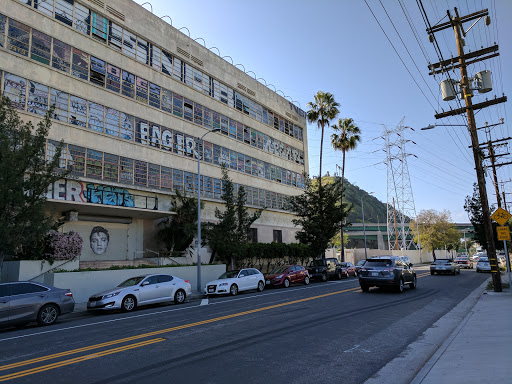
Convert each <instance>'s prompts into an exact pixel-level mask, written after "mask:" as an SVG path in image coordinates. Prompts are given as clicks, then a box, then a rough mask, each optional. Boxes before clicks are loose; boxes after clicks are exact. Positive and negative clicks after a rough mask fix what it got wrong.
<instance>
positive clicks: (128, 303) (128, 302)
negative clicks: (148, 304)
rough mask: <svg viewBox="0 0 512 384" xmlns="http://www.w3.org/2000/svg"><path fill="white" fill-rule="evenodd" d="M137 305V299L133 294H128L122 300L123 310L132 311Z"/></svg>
mask: <svg viewBox="0 0 512 384" xmlns="http://www.w3.org/2000/svg"><path fill="white" fill-rule="evenodd" d="M136 307H137V299H135V297H133V296H132V295H128V296H126V297H125V298H124V299H123V301H122V302H121V310H122V311H123V312H131V311H133V310H134V309H135V308H136Z"/></svg>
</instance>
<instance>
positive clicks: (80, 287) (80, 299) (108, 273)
mask: <svg viewBox="0 0 512 384" xmlns="http://www.w3.org/2000/svg"><path fill="white" fill-rule="evenodd" d="M224 272H226V265H225V264H219V265H202V266H201V282H202V287H203V288H204V286H205V284H206V283H207V282H209V281H211V280H215V279H216V278H218V277H219V276H220V275H222V274H223V273H224ZM154 273H166V274H170V275H174V276H177V277H179V278H181V279H183V280H189V281H190V284H191V285H192V291H195V290H196V287H197V267H196V266H193V267H190V266H188V267H168V268H140V269H119V270H105V271H90V272H59V273H47V274H46V275H45V276H44V284H48V285H53V286H54V287H58V288H68V289H71V292H73V297H74V299H75V302H77V303H84V302H86V301H87V300H88V299H89V297H90V296H91V295H93V294H95V293H98V292H101V291H104V290H107V289H110V288H113V287H115V286H116V285H117V284H119V283H121V282H123V281H124V280H126V279H128V278H130V277H133V276H141V275H149V274H154Z"/></svg>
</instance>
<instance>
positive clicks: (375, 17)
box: [364, 0, 436, 111]
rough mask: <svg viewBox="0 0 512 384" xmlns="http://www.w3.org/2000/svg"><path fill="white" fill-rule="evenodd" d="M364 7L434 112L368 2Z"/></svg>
mask: <svg viewBox="0 0 512 384" xmlns="http://www.w3.org/2000/svg"><path fill="white" fill-rule="evenodd" d="M364 2H365V4H366V6H367V7H368V9H369V10H370V12H371V13H372V15H373V17H374V19H375V21H376V22H377V24H378V25H379V27H380V29H381V30H382V33H384V36H386V39H388V41H389V44H391V46H392V47H393V50H394V51H395V53H396V54H397V56H398V58H399V59H400V61H401V62H402V64H403V65H404V67H405V69H406V70H407V72H408V73H409V75H410V76H411V78H412V80H413V81H414V83H415V84H416V86H417V87H418V89H419V90H420V92H421V93H422V95H423V97H425V100H427V102H428V103H429V104H430V106H431V107H432V109H433V110H434V111H435V110H436V109H435V107H434V106H433V105H432V103H431V102H430V100H429V99H428V97H427V95H425V92H423V90H422V89H421V87H420V86H419V84H418V82H417V81H416V79H415V78H414V76H413V75H412V73H411V71H409V68H407V65H406V64H405V62H404V61H403V59H402V57H401V56H400V54H399V53H398V51H397V50H396V48H395V46H394V45H393V43H392V42H391V40H390V39H389V37H388V35H387V34H386V31H384V28H382V25H381V24H380V22H379V20H378V19H377V16H375V14H374V13H373V11H372V9H371V8H370V5H369V4H368V2H367V1H366V0H364Z"/></svg>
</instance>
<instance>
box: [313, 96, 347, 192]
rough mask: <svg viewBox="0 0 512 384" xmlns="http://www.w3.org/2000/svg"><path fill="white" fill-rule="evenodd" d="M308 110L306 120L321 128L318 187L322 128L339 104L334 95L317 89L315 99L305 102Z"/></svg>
mask: <svg viewBox="0 0 512 384" xmlns="http://www.w3.org/2000/svg"><path fill="white" fill-rule="evenodd" d="M307 106H308V107H309V110H308V112H307V117H308V121H309V122H310V123H316V124H317V126H318V128H319V129H321V130H322V136H321V139H320V171H319V175H318V187H319V188H320V189H321V186H322V155H323V144H324V128H325V126H326V125H327V126H329V123H330V121H331V120H332V119H334V118H336V116H338V113H339V110H338V107H339V106H340V104H339V103H338V102H336V101H335V100H334V96H333V95H332V94H331V93H329V92H322V91H318V92H317V94H316V95H315V101H314V102H309V103H308V104H307Z"/></svg>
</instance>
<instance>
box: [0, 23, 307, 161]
mask: <svg viewBox="0 0 512 384" xmlns="http://www.w3.org/2000/svg"><path fill="white" fill-rule="evenodd" d="M0 18H1V15H0ZM12 22H13V23H16V22H15V21H12ZM17 24H19V23H17ZM15 28H16V27H13V29H15ZM27 28H28V27H27ZM9 30H11V28H10V29H9ZM39 35H41V36H45V39H46V40H44V41H45V42H46V45H45V48H44V50H42V48H41V47H42V44H39V43H38V41H39V39H40V38H41V36H39ZM11 40H12V39H11ZM51 43H52V38H51V37H49V36H46V35H44V34H41V33H40V32H38V31H37V30H35V29H32V40H31V45H30V52H29V50H28V49H27V50H25V49H24V48H23V49H22V51H20V47H18V46H14V45H12V44H10V43H9V44H8V48H9V47H10V48H9V49H11V48H13V49H11V50H14V51H15V52H18V53H19V52H22V54H23V55H24V56H27V57H30V58H32V59H34V60H36V61H38V62H39V63H43V64H46V65H50V63H52V66H53V67H54V68H57V69H60V70H64V71H65V72H68V73H69V68H70V67H71V68H72V74H74V75H75V76H77V77H79V78H81V79H83V80H88V79H89V81H90V82H92V83H93V84H95V85H100V86H102V87H106V88H107V89H108V90H111V91H114V92H117V93H120V92H121V93H122V94H123V95H125V96H128V97H131V98H134V96H135V95H136V99H137V100H138V101H140V102H143V103H149V105H151V106H153V107H155V108H159V109H161V110H163V111H165V112H168V113H170V114H173V116H176V117H180V118H184V119H185V120H188V121H190V122H193V123H195V124H198V125H201V126H204V127H206V128H208V129H215V128H220V129H221V132H222V133H224V134H225V135H228V136H229V137H231V138H233V139H237V140H239V141H242V142H245V143H247V144H249V145H252V146H254V147H258V148H260V149H264V150H266V151H267V152H270V153H272V154H275V155H277V156H280V157H281V158H285V159H287V160H290V161H295V162H296V163H298V164H301V165H304V152H302V151H300V150H299V149H297V148H294V147H293V146H288V145H287V144H284V143H281V142H280V141H279V140H276V139H273V138H269V137H268V136H267V135H265V134H263V133H261V132H259V131H257V130H255V129H253V128H250V127H247V126H245V125H243V124H242V123H239V122H237V121H235V120H231V119H228V118H227V117H226V116H223V115H221V114H219V113H217V112H213V111H211V110H209V109H208V108H206V107H203V106H202V105H200V104H198V103H194V102H193V101H191V100H188V99H186V98H184V97H183V96H181V95H179V94H177V93H175V92H172V91H170V90H168V89H165V88H161V87H159V86H157V85H156V84H153V83H151V82H148V81H147V80H145V79H142V78H140V77H138V76H135V75H133V74H131V73H128V72H126V71H124V70H122V69H120V68H117V67H114V66H112V65H111V64H108V63H106V62H105V61H103V60H100V59H98V58H96V57H93V56H89V55H88V54H86V53H84V52H82V51H80V50H78V49H76V48H73V49H71V47H70V46H67V45H66V44H64V46H66V47H67V48H69V55H68V54H64V55H62V47H63V43H61V42H58V40H56V39H53V50H52V49H51V48H52V44H51ZM0 46H2V41H1V40H0ZM14 48H15V49H14ZM52 51H53V55H52ZM56 52H60V54H57V53H56ZM25 53H26V55H25ZM71 55H72V60H71ZM62 57H64V59H63V58H62ZM69 60H71V61H69ZM89 69H90V70H89ZM121 76H122V77H121ZM121 79H122V80H121ZM278 125H279V127H281V128H280V129H283V130H284V132H285V133H288V131H289V130H290V129H294V130H297V132H298V129H299V128H298V127H297V126H290V127H289V126H288V123H287V121H285V120H283V119H282V118H279V122H278ZM265 142H267V143H269V144H268V145H267V144H265ZM274 148H275V151H274ZM280 148H284V150H280Z"/></svg>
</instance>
